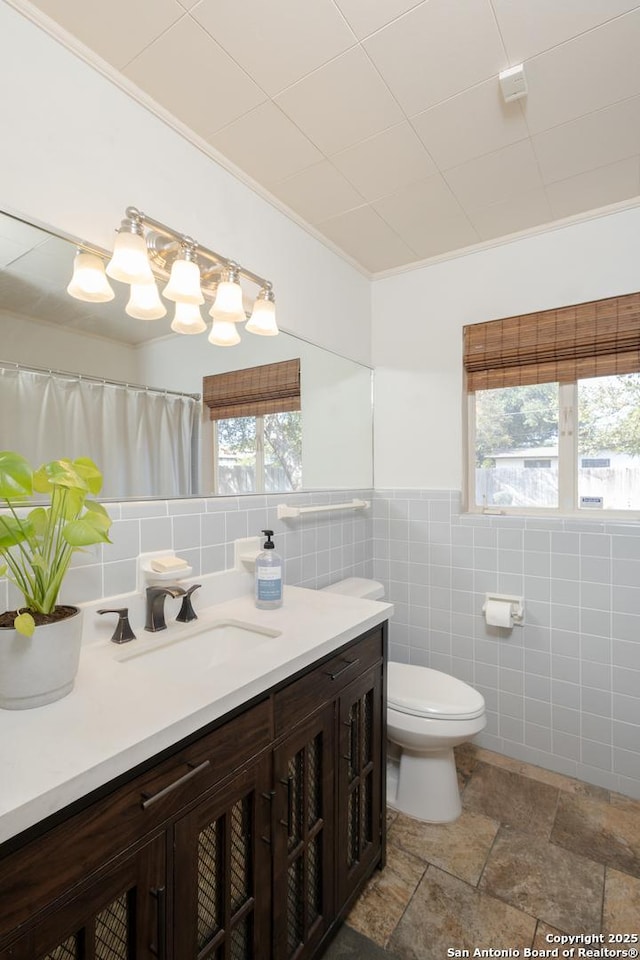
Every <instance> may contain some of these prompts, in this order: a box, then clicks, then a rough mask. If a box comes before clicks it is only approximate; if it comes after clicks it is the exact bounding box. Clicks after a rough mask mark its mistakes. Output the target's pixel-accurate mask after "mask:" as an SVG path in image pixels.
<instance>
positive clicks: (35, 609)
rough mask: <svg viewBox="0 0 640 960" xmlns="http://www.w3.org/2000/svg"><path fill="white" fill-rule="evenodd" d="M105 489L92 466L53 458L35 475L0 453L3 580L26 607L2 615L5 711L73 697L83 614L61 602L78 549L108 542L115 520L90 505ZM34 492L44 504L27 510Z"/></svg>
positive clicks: (0, 685)
mask: <svg viewBox="0 0 640 960" xmlns="http://www.w3.org/2000/svg"><path fill="white" fill-rule="evenodd" d="M101 489H102V474H101V473H100V471H99V470H98V468H97V467H96V465H95V463H93V461H91V460H89V459H86V458H79V459H77V460H73V461H72V460H52V461H51V462H50V463H45V464H43V465H42V466H41V467H39V468H38V469H37V470H33V469H32V467H31V466H30V464H29V463H28V461H27V460H26V459H25V458H24V457H22V456H21V455H20V454H18V453H14V452H13V451H8V450H5V451H0V560H1V561H2V562H1V564H0V576H7V577H8V579H9V580H10V582H11V583H13V584H14V586H15V587H16V588H17V589H18V590H19V592H20V593H21V594H22V597H23V599H24V605H23V606H21V607H20V608H19V609H17V610H9V611H7V612H5V613H3V614H0V707H5V708H8V709H24V708H26V707H35V706H42V705H43V704H45V703H51V702H52V701H53V700H58V699H60V698H61V697H64V696H66V694H68V693H70V692H71V690H72V688H73V683H74V679H75V675H76V672H77V669H78V661H79V658H80V643H81V639H82V623H81V611H80V610H79V609H78V608H77V607H73V606H66V605H59V604H58V596H59V593H60V588H61V586H62V582H63V580H64V577H65V574H66V572H67V570H68V568H69V564H70V562H71V558H72V556H73V554H74V553H75V552H76V551H77V550H81V549H82V548H83V547H87V546H90V545H91V544H94V543H109V542H110V541H109V537H108V533H109V528H110V526H111V519H110V517H109V514H108V513H107V511H106V510H105V508H104V507H103V506H102V505H101V504H99V503H96V502H95V500H91V499H88V497H89V496H90V495H93V496H95V495H96V494H98V493H99V492H100V490H101ZM34 494H45V495H47V496H48V498H49V501H48V503H47V504H45V505H42V506H40V505H37V506H33V507H31V508H30V509H25V506H24V504H25V502H26V501H29V500H30V499H31V498H32V497H33V495H34Z"/></svg>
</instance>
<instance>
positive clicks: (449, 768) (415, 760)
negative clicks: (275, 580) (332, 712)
mask: <svg viewBox="0 0 640 960" xmlns="http://www.w3.org/2000/svg"><path fill="white" fill-rule="evenodd" d="M324 589H325V590H329V591H331V592H334V593H342V594H347V595H350V596H357V597H366V598H368V599H371V600H381V599H382V597H383V596H384V587H383V586H382V584H381V583H378V582H377V581H375V580H366V579H363V578H360V577H350V578H349V579H347V580H340V581H338V583H333V584H331V585H330V586H328V587H325V588H324ZM387 676H388V682H387V738H388V740H389V741H390V744H391V748H390V751H389V753H390V759H389V766H388V777H387V784H388V796H387V801H388V804H389V806H390V807H393V808H395V809H396V810H400V811H402V812H403V813H407V814H409V816H412V817H415V818H417V819H418V820H425V821H428V822H430V823H446V822H449V821H451V820H456V819H457V818H458V817H459V816H460V813H461V811H462V805H461V803H460V791H459V789H458V778H457V774H456V765H455V759H454V755H453V748H454V747H455V746H458V745H459V744H461V743H465V742H466V741H467V740H470V739H471V738H472V737H474V736H475V735H476V734H477V733H480V731H481V730H483V729H484V728H485V726H486V723H487V718H486V712H485V702H484V697H483V696H482V695H481V694H480V693H478V691H477V690H474V688H473V687H470V686H469V684H468V683H464V682H463V681H462V680H458V679H457V678H456V677H451V676H449V674H447V673H442V672H441V671H439V670H431V669H430V668H429V667H418V666H414V665H413V664H407V663H394V662H390V663H389V664H388V672H387Z"/></svg>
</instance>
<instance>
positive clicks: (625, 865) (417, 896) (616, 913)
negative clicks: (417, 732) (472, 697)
mask: <svg viewBox="0 0 640 960" xmlns="http://www.w3.org/2000/svg"><path fill="white" fill-rule="evenodd" d="M456 761H457V767H458V777H459V781H460V787H461V791H462V805H463V811H462V816H461V817H460V818H459V819H458V820H457V821H456V822H455V823H451V824H427V823H420V822H419V821H417V820H412V819H411V818H409V817H407V816H405V815H404V814H398V813H394V812H393V811H389V814H388V836H387V844H388V845H387V866H386V868H385V869H384V870H383V871H376V873H375V874H374V876H373V877H372V878H371V880H370V881H369V884H368V886H367V888H366V889H365V891H364V893H363V894H362V896H361V897H360V899H359V900H358V902H357V903H356V905H355V907H354V908H353V909H352V911H351V913H350V914H349V916H348V918H347V921H346V923H345V925H344V926H343V927H342V929H341V930H340V931H339V933H338V935H337V937H336V938H335V940H334V941H333V943H332V944H331V945H330V946H329V948H328V950H327V952H326V953H325V955H324V956H325V960H447V957H448V954H447V951H448V950H450V949H452V950H460V951H464V950H468V951H469V954H468V956H470V957H473V952H474V950H475V949H476V948H478V949H479V950H487V949H490V948H493V949H494V950H511V951H515V950H518V951H520V953H519V956H520V957H522V956H523V950H524V948H525V947H529V948H531V947H533V948H534V949H538V950H545V949H547V950H549V949H552V948H553V946H554V943H553V942H550V941H548V940H547V939H546V937H547V935H549V936H553V935H558V934H594V933H603V934H605V935H607V934H613V933H618V934H620V933H622V934H624V933H632V934H640V801H636V800H631V799H629V798H627V797H623V796H620V795H619V794H614V793H610V792H609V791H607V790H604V789H602V788H601V787H595V786H590V785H589V784H586V783H582V782H581V781H579V780H572V779H571V778H569V777H564V776H561V775H560V774H556V773H552V772H550V771H548V770H543V769H542V768H540V767H533V766H530V765H529V764H526V763H521V762H519V761H516V760H511V759H509V758H508V757H503V756H501V755H500V754H496V753H492V752H490V751H488V750H483V749H481V748H477V747H474V746H473V745H472V744H465V745H464V746H463V747H461V748H459V750H457V751H456ZM605 945H606V944H605ZM610 946H611V947H615V945H614V944H611V945H610ZM636 946H637V945H636ZM459 956H465V954H464V953H462V954H459ZM515 956H518V954H515ZM560 956H561V957H562V953H561V952H560ZM576 956H577V951H576Z"/></svg>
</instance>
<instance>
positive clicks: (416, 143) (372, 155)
mask: <svg viewBox="0 0 640 960" xmlns="http://www.w3.org/2000/svg"><path fill="white" fill-rule="evenodd" d="M331 160H332V162H333V163H334V164H335V166H336V167H337V168H338V169H339V170H341V171H342V173H343V174H344V175H345V177H346V178H347V179H348V180H349V181H350V182H351V183H352V184H353V185H354V187H356V189H357V190H359V191H360V193H361V194H362V196H363V197H365V198H366V199H367V200H377V199H378V198H379V197H384V196H386V195H387V194H389V193H394V192H395V191H396V190H398V189H400V187H404V186H406V185H407V184H408V183H414V182H415V181H416V180H424V178H425V177H428V176H430V175H431V174H433V173H435V172H436V168H435V164H434V163H433V160H432V159H431V158H430V157H429V155H428V153H427V151H426V150H425V148H424V146H423V145H422V143H421V142H420V140H419V138H418V137H417V136H416V134H415V132H414V131H413V130H412V128H411V126H410V125H409V123H407V122H405V123H400V124H398V126H396V127H391V128H390V129H389V130H385V131H384V133H379V134H378V135H377V136H375V137H371V138H370V139H368V140H362V141H361V142H360V143H357V144H356V145H355V146H353V147H350V148H349V149H348V150H344V151H343V152H342V153H337V154H336V155H335V156H333V157H332V158H331Z"/></svg>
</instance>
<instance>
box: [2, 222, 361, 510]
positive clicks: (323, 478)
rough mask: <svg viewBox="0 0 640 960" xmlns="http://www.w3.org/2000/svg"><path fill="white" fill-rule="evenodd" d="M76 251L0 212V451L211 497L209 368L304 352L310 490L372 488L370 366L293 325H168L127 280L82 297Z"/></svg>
mask: <svg viewBox="0 0 640 960" xmlns="http://www.w3.org/2000/svg"><path fill="white" fill-rule="evenodd" d="M74 254H75V244H74V243H73V242H72V241H70V240H69V239H68V238H65V237H63V236H60V235H59V234H57V233H55V232H54V231H52V230H48V229H47V230H43V229H41V228H40V227H36V226H34V225H32V224H30V223H26V222H24V221H23V220H19V219H16V218H15V217H12V216H9V215H7V214H2V213H0V344H1V346H0V447H1V448H2V449H13V450H17V451H19V452H20V453H23V454H24V455H25V456H27V457H28V458H29V459H30V460H32V461H34V462H42V461H44V460H47V459H52V458H58V457H72V458H73V457H77V456H91V457H92V458H93V459H94V460H95V461H96V463H98V465H99V466H100V468H101V469H102V471H103V474H104V478H105V484H104V489H103V496H104V497H105V498H107V499H128V498H135V499H141V498H148V497H163V498H169V497H183V496H211V495H215V493H216V490H215V488H214V479H213V448H214V444H213V425H212V423H211V421H210V419H209V411H208V409H207V408H206V407H203V405H202V402H201V400H200V395H201V393H202V381H203V377H206V376H210V375H212V374H216V373H223V372H226V371H230V370H239V369H244V368H246V367H253V366H257V365H261V364H270V363H276V362H279V361H282V360H290V359H294V358H299V359H300V382H301V407H302V409H301V423H302V481H301V489H303V490H322V489H363V488H367V487H370V486H371V485H372V461H373V455H372V433H373V429H372V427H373V423H372V417H373V415H372V385H371V376H372V371H371V369H370V368H369V367H366V366H364V365H362V364H359V363H356V362H354V361H352V360H349V359H346V358H344V357H341V356H339V355H337V354H335V353H332V352H330V351H328V350H325V349H323V348H321V347H318V346H317V345H315V344H312V343H308V342H306V341H304V340H301V339H300V338H298V337H295V336H293V335H291V334H288V333H281V334H280V335H279V336H277V337H255V336H250V335H243V337H242V341H241V343H240V344H238V345H236V346H234V347H216V346H213V345H211V344H209V343H208V341H207V335H206V333H205V334H200V335H198V336H181V335H179V334H175V333H172V331H171V330H170V322H171V316H170V315H167V316H166V317H164V318H163V319H162V320H134V319H132V318H130V317H129V316H127V314H126V313H125V306H126V302H127V295H128V288H126V287H125V286H124V285H122V284H114V285H113V286H114V288H115V287H118V288H119V289H118V290H116V296H115V299H114V300H112V301H111V302H109V303H86V302H83V301H80V300H76V299H74V298H72V297H70V296H69V295H68V293H67V291H66V288H67V285H68V283H69V281H70V278H71V273H72V268H73V259H74ZM194 395H195V398H194ZM87 438H88V439H87ZM87 446H90V449H87ZM271 491H272V492H276V491H275V490H274V489H273V487H272V488H271ZM237 492H238V493H241V492H243V491H241V490H238V491H237ZM246 492H252V491H246Z"/></svg>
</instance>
